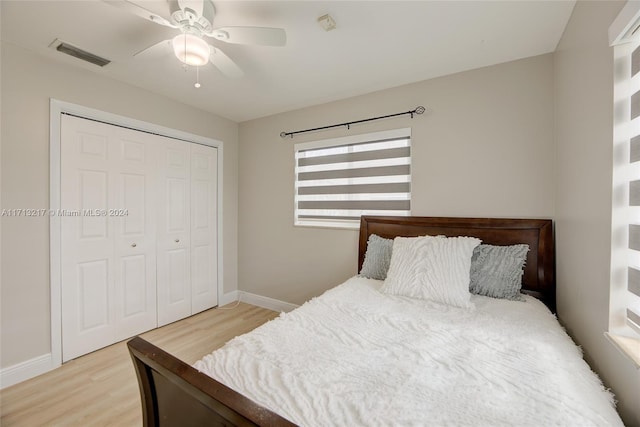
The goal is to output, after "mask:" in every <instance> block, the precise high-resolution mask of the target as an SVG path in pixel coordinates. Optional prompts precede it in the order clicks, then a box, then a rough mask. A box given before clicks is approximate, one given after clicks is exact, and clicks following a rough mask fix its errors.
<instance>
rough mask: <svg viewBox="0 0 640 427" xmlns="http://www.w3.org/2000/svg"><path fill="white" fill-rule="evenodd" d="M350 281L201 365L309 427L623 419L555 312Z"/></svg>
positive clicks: (535, 305) (532, 304)
mask: <svg viewBox="0 0 640 427" xmlns="http://www.w3.org/2000/svg"><path fill="white" fill-rule="evenodd" d="M381 283H382V282H379V281H376V280H369V279H362V278H357V277H355V278H352V279H349V280H348V281H347V282H345V283H344V284H342V285H340V286H338V287H336V288H334V289H332V290H330V291H328V292H326V293H325V294H324V295H322V296H321V297H319V298H315V299H313V300H311V301H309V302H307V303H306V304H304V305H303V306H302V307H300V308H299V309H297V310H294V311H293V312H291V313H287V314H281V315H280V317H279V318H277V319H275V320H273V321H271V322H268V323H266V324H265V325H263V326H261V327H259V328H257V329H256V330H254V331H253V332H251V333H249V334H246V335H242V336H240V337H237V338H235V339H233V340H232V341H230V342H229V343H228V344H227V345H225V346H224V347H223V348H222V349H220V350H217V351H215V352H213V353H212V354H210V355H208V356H206V357H204V358H203V359H202V360H200V361H198V362H196V364H195V367H196V368H197V369H198V370H200V371H202V372H205V373H207V374H208V375H210V376H212V377H214V378H215V379H217V380H218V381H221V382H222V383H224V384H226V385H228V386H229V387H231V388H233V389H234V390H236V391H238V392H240V393H242V394H244V395H246V396H247V397H249V398H251V399H252V400H254V401H255V402H257V403H259V404H261V405H263V406H265V407H267V408H269V409H271V410H272V411H274V412H277V413H278V414H280V415H282V416H284V417H285V418H287V419H289V420H291V421H293V422H294V423H296V424H299V425H303V426H396V425H397V426H418V425H432V426H444V425H451V426H463V425H466V426H501V425H503V426H536V427H540V426H553V425H556V426H558V425H561V426H590V425H593V426H607V425H616V426H621V425H622V422H621V421H620V418H619V417H618V415H617V413H616V412H615V410H614V408H613V404H612V401H613V399H612V395H611V394H610V393H609V392H608V391H606V390H605V389H604V388H603V386H602V384H601V383H600V380H599V379H598V378H597V377H596V375H595V374H594V373H593V372H592V371H591V370H590V368H589V366H588V365H587V364H586V363H585V362H584V361H583V360H582V356H581V353H580V350H579V349H578V347H576V346H575V345H574V344H573V342H572V341H571V340H570V338H569V337H568V336H567V335H566V333H565V332H564V330H563V329H562V328H561V327H560V325H559V324H558V322H557V321H556V319H555V317H554V316H553V315H552V314H551V313H550V312H549V311H548V310H547V309H546V308H545V307H544V305H543V304H542V303H540V302H539V301H537V300H535V299H534V298H531V297H527V299H526V302H514V301H505V300H496V299H491V298H486V297H479V296H473V297H472V302H473V303H474V304H475V307H476V308H475V310H468V309H460V308H454V307H448V306H443V305H439V304H435V303H429V302H427V301H421V300H412V299H408V298H404V297H392V296H387V295H384V294H381V293H380V292H378V288H379V287H380V285H381Z"/></svg>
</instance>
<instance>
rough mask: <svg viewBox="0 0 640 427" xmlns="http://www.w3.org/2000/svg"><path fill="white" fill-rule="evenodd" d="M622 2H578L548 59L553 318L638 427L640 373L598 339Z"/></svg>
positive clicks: (604, 302)
mask: <svg viewBox="0 0 640 427" xmlns="http://www.w3.org/2000/svg"><path fill="white" fill-rule="evenodd" d="M622 5H623V3H622V2H578V3H577V4H576V7H575V9H574V11H573V15H572V16H571V20H570V21H569V25H568V26H567V28H566V30H565V33H564V35H563V37H562V40H561V41H560V44H559V46H558V49H557V52H556V54H555V85H556V89H555V93H556V115H555V117H556V120H555V123H556V126H555V139H556V145H557V158H556V161H557V163H556V164H557V167H556V169H557V193H556V248H557V281H558V315H559V318H560V321H561V322H562V323H563V324H564V325H565V327H566V328H567V330H568V331H569V333H570V334H571V335H572V336H573V338H574V339H575V341H576V342H577V343H578V344H579V345H581V346H582V347H583V349H584V352H585V357H586V359H587V361H588V362H589V363H590V364H591V366H592V367H593V368H594V370H596V371H597V372H598V373H599V374H600V376H601V378H602V379H603V380H604V382H605V384H606V385H607V386H608V387H611V388H612V389H613V391H614V393H615V394H616V398H617V399H618V401H619V407H618V409H619V411H620V413H621V415H622V417H623V419H624V421H625V423H626V424H627V425H628V426H640V405H639V404H638V403H639V402H640V400H639V399H640V371H638V370H636V369H635V368H634V367H633V366H632V364H631V363H630V362H629V361H628V360H626V359H624V358H623V356H622V355H621V354H619V353H618V351H617V350H615V349H614V348H613V346H612V345H611V344H610V343H609V342H608V341H607V340H606V339H605V337H604V332H605V331H607V328H608V322H609V317H608V316H609V260H610V249H611V174H612V162H613V160H612V156H613V153H612V147H613V50H612V48H610V47H609V46H608V41H607V30H608V28H609V25H610V24H611V22H612V21H613V19H614V18H615V17H616V15H617V14H618V12H619V10H620V9H621V7H622Z"/></svg>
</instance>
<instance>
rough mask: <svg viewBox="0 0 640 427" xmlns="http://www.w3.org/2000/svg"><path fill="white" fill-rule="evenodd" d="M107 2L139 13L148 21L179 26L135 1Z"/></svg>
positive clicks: (130, 11) (138, 14)
mask: <svg viewBox="0 0 640 427" xmlns="http://www.w3.org/2000/svg"><path fill="white" fill-rule="evenodd" d="M103 1H104V2H105V3H108V4H110V5H111V6H115V7H117V8H119V9H122V10H126V11H127V12H129V13H131V14H133V15H137V16H139V17H141V18H144V19H146V20H147V21H151V22H155V23H156V24H160V25H164V26H165V27H171V28H177V27H176V26H175V25H173V24H172V23H171V22H169V21H168V20H167V19H166V18H163V17H162V16H160V15H158V14H157V13H154V12H151V11H149V10H147V9H145V8H144V7H142V6H138V5H137V4H135V3H132V2H130V1H127V0H103Z"/></svg>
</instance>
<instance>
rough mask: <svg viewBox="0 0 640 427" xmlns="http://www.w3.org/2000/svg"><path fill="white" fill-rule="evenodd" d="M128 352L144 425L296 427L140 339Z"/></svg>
mask: <svg viewBox="0 0 640 427" xmlns="http://www.w3.org/2000/svg"><path fill="white" fill-rule="evenodd" d="M127 347H128V348H129V353H130V354H131V358H132V359H133V364H134V366H135V369H136V374H137V376H138V385H139V386H140V395H141V398H142V414H143V419H144V425H145V426H179V427H188V426H256V425H258V426H293V425H295V424H293V423H291V422H290V421H288V420H286V419H284V418H282V417H281V416H279V415H278V414H276V413H274V412H271V411H269V410H268V409H266V408H264V407H262V406H260V405H258V404H257V403H255V402H253V401H252V400H250V399H248V398H247V397H245V396H243V395H241V394H240V393H237V392H236V391H234V390H232V389H230V388H229V387H227V386H225V385H224V384H222V383H220V382H218V381H216V380H214V379H213V378H211V377H209V376H208V375H205V374H203V373H201V372H198V371H197V370H196V369H194V368H193V367H191V366H189V365H188V364H186V363H184V362H183V361H181V360H180V359H178V358H176V357H174V356H172V355H171V354H169V353H167V352H165V351H163V350H162V349H160V348H158V347H156V346H154V345H153V344H151V343H149V342H147V341H145V340H143V339H142V338H140V337H135V338H133V339H131V340H130V341H129V342H127Z"/></svg>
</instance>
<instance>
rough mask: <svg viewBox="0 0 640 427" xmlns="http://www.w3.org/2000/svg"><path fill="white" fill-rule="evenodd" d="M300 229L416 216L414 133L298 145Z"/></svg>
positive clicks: (396, 132)
mask: <svg viewBox="0 0 640 427" xmlns="http://www.w3.org/2000/svg"><path fill="white" fill-rule="evenodd" d="M295 161H296V165H295V175H296V177H295V224H296V225H311V226H320V227H343V228H358V227H359V226H360V216H361V215H410V214H411V129H396V130H390V131H384V132H376V133H370V134H365V135H355V136H349V137H344V138H335V139H328V140H323V141H314V142H305V143H299V144H296V145H295Z"/></svg>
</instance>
